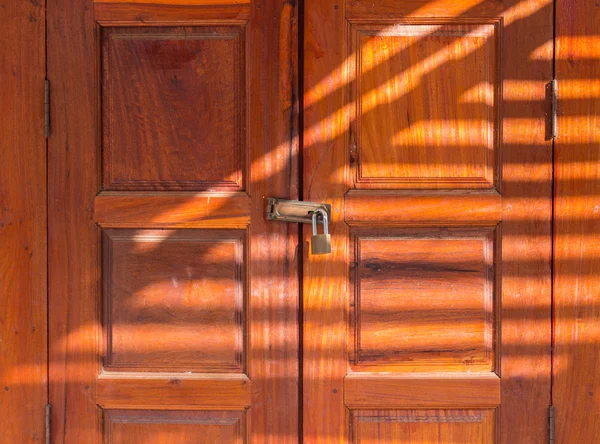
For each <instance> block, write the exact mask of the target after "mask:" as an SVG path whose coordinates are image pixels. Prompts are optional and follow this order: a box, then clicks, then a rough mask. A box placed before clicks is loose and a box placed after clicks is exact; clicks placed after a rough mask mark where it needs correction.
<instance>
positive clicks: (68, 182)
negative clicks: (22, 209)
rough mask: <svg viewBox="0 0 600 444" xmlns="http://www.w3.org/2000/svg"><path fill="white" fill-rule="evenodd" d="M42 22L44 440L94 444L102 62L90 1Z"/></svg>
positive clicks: (58, 7)
mask: <svg viewBox="0 0 600 444" xmlns="http://www.w3.org/2000/svg"><path fill="white" fill-rule="evenodd" d="M47 23H48V37H47V39H48V40H47V48H48V60H47V64H48V68H47V69H48V78H49V79H51V83H52V99H51V115H52V116H54V117H53V118H52V134H51V136H50V138H49V139H48V284H49V288H48V299H49V309H48V311H49V319H51V320H52V322H50V324H49V336H50V338H49V349H50V366H49V375H50V391H49V394H50V403H51V404H52V418H51V432H50V437H51V442H52V443H53V444H54V443H57V444H58V443H60V444H66V443H84V442H85V443H86V444H100V443H101V442H102V435H101V433H100V431H101V421H102V417H101V412H100V409H99V408H98V407H97V405H96V399H95V396H96V375H97V374H98V373H99V372H100V368H101V362H100V359H99V357H100V356H101V354H102V353H101V346H102V344H101V332H102V330H101V320H100V319H101V317H100V315H101V313H100V312H99V307H100V306H101V305H100V302H101V301H100V282H101V270H100V253H101V251H100V232H99V229H98V227H97V225H96V224H95V222H94V221H93V218H92V211H93V205H94V198H95V196H96V195H97V194H98V192H99V191H100V185H99V184H100V177H98V174H97V172H98V171H100V146H99V144H98V139H97V135H98V134H99V132H98V128H97V126H96V124H97V122H98V117H99V114H98V110H97V107H98V104H99V101H98V100H97V93H98V89H97V86H98V82H99V79H100V73H99V71H97V67H98V64H97V61H99V60H100V59H99V55H98V54H97V53H96V48H97V47H98V45H99V41H98V39H97V38H98V35H97V29H96V26H95V23H94V17H93V9H92V2H91V1H72V0H59V1H53V2H48V7H47ZM83 73H85V74H83ZM83 97H85V98H86V99H85V100H82V98H83Z"/></svg>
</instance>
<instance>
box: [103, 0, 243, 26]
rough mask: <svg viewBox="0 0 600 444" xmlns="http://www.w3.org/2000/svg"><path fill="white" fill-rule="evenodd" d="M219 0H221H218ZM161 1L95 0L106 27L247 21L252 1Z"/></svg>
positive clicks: (241, 22) (238, 22)
mask: <svg viewBox="0 0 600 444" xmlns="http://www.w3.org/2000/svg"><path fill="white" fill-rule="evenodd" d="M216 1H218V0H216ZM231 3H233V2H230V3H228V4H220V5H217V4H215V5H203V4H198V3H196V2H194V3H193V4H185V5H179V4H171V3H169V4H161V3H160V2H158V3H155V4H152V3H146V2H144V3H123V2H111V3H105V2H102V3H99V2H94V17H95V18H96V20H97V21H98V22H99V23H100V24H101V25H102V26H131V25H137V26H144V25H152V26H156V24H158V23H160V24H162V25H169V24H170V25H173V26H174V25H178V24H180V23H181V21H182V19H181V17H185V23H202V22H207V21H209V22H210V21H213V22H217V21H218V22H221V23H222V21H223V20H226V21H230V22H231V23H237V24H243V23H245V22H247V21H248V19H249V18H250V6H249V4H235V5H233V4H231Z"/></svg>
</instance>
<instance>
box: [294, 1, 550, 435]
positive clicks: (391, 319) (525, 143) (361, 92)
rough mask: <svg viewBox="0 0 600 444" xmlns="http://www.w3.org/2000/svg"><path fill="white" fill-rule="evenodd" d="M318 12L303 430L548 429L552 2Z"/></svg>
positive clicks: (312, 59)
mask: <svg viewBox="0 0 600 444" xmlns="http://www.w3.org/2000/svg"><path fill="white" fill-rule="evenodd" d="M304 12H305V17H304V23H305V29H304V42H303V45H304V47H303V53H304V57H305V58H304V67H305V68H304V83H303V85H304V91H303V104H304V105H303V106H304V118H303V122H304V127H303V134H304V138H303V141H304V143H303V156H304V158H303V159H304V160H303V162H304V168H303V171H304V172H303V180H304V183H303V190H304V198H305V200H309V201H317V202H329V203H330V204H331V205H332V224H331V226H330V227H329V229H330V233H332V242H333V254H331V255H328V256H310V255H307V256H306V257H305V264H304V283H303V288H304V293H303V297H304V302H303V304H304V305H303V306H304V317H303V331H304V336H303V338H304V339H303V344H304V349H303V377H304V382H303V387H304V389H303V407H304V410H303V436H304V442H305V443H309V442H310V443H313V442H346V441H350V442H355V443H362V444H364V443H428V444H431V443H438V444H442V443H444V444H450V443H482V444H483V443H485V444H491V443H506V444H508V443H510V444H515V443H524V444H525V443H527V444H532V443H545V442H547V441H548V406H549V404H550V373H551V367H550V361H551V359H550V358H551V291H550V287H551V274H550V273H551V255H552V249H551V217H552V142H551V140H550V133H549V127H548V122H549V118H548V115H549V113H550V109H551V108H550V100H549V95H548V92H547V85H548V83H549V82H550V80H551V79H552V57H553V53H552V51H553V31H552V21H553V3H552V1H549V0H505V1H497V0H461V1H455V0H412V1H397V0H375V1H373V0H346V1H344V0H339V1H336V0H329V1H324V0H306V2H305V9H304ZM308 239H309V233H307V232H306V231H305V240H306V241H308Z"/></svg>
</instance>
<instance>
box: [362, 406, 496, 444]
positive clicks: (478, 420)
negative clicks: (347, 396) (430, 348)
mask: <svg viewBox="0 0 600 444" xmlns="http://www.w3.org/2000/svg"><path fill="white" fill-rule="evenodd" d="M351 425H352V442H354V443H360V444H376V443H377V444H381V443H390V444H391V443H394V444H413V443H440V444H441V443H478V444H494V443H495V442H496V436H497V433H496V411H494V410H491V409H490V410H475V409H468V410H376V411H373V410H355V411H353V412H351Z"/></svg>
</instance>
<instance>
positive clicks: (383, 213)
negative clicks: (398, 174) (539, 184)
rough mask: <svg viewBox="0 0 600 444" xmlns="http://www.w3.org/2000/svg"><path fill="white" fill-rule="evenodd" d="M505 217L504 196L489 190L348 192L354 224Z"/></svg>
mask: <svg viewBox="0 0 600 444" xmlns="http://www.w3.org/2000/svg"><path fill="white" fill-rule="evenodd" d="M501 220H502V196H501V195H500V193H498V192H497V191H489V192H468V193H463V192H456V191H439V192H415V191H376V190H369V191H367V190H352V191H349V192H348V194H346V223H347V224H348V225H350V226H370V225H389V224H395V225H396V224H397V225H403V224H404V225H410V224H415V223H422V224H432V225H463V226H464V225H479V226H482V225H483V226H485V225H496V224H497V223H499V222H500V221H501Z"/></svg>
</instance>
